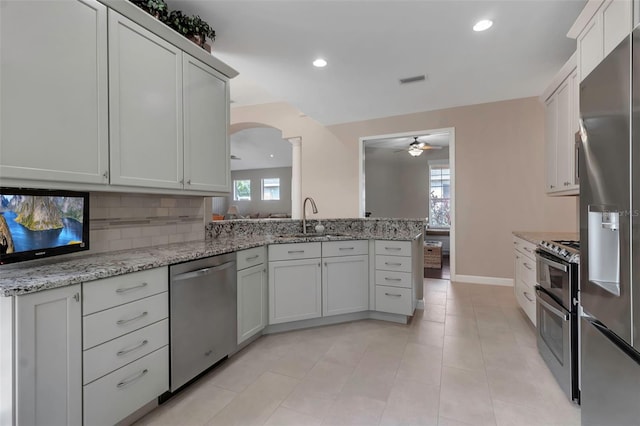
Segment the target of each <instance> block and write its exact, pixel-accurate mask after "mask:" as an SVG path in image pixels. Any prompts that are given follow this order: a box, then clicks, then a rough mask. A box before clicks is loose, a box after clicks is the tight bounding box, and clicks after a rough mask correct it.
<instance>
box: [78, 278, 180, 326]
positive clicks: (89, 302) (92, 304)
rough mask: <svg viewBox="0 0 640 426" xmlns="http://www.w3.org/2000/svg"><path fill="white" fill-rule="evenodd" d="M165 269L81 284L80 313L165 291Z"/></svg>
mask: <svg viewBox="0 0 640 426" xmlns="http://www.w3.org/2000/svg"><path fill="white" fill-rule="evenodd" d="M168 281H169V272H168V270H167V268H155V269H149V270H146V271H140V272H133V273H131V274H126V275H119V276H117V277H110V278H104V279H102V280H97V281H91V282H88V283H84V284H82V312H83V315H89V314H92V313H94V312H98V311H102V310H104V309H108V308H112V307H114V306H118V305H122V304H124V303H129V302H133V301H134V300H138V299H142V298H143V297H149V296H151V295H154V294H158V293H162V292H163V291H167V288H168Z"/></svg>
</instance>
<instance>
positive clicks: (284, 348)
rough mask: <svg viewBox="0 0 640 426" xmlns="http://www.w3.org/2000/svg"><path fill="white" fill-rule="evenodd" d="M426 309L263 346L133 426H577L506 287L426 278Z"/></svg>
mask: <svg viewBox="0 0 640 426" xmlns="http://www.w3.org/2000/svg"><path fill="white" fill-rule="evenodd" d="M425 301H426V302H427V303H426V308H425V310H424V311H422V310H419V311H417V313H416V316H415V317H414V318H413V320H412V322H411V323H410V324H408V325H398V324H393V323H387V322H382V321H373V320H366V321H358V322H352V323H347V324H341V325H335V326H327V327H320V328H316V329H309V330H302V331H294V332H288V333H281V334H274V335H269V336H265V337H262V338H261V339H259V340H258V341H256V342H254V343H253V344H251V345H250V346H248V347H247V348H245V349H244V350H242V351H241V352H240V353H238V354H236V355H235V356H234V357H233V358H232V359H230V360H228V361H227V362H226V363H225V364H224V365H222V366H221V367H220V368H217V369H215V370H214V371H212V372H210V373H209V374H207V375H206V376H204V377H203V378H202V379H200V380H199V381H198V382H197V383H195V384H194V385H192V386H191V387H190V388H188V389H186V390H185V391H183V392H181V393H180V394H179V395H177V396H176V397H174V398H173V399H171V400H170V401H168V402H167V403H165V404H164V405H162V406H161V407H159V408H157V409H156V410H154V411H153V412H151V413H150V414H148V415H147V416H146V417H144V418H142V419H141V420H140V421H139V422H138V423H137V425H212V426H213V425H221V426H230V425H238V426H244V425H276V426H286V425H295V426H307V425H309V426H312V425H336V426H337V425H367V426H369V425H441V426H445V425H446V426H454V425H497V426H502V425H508V426H516V425H545V426H546V425H558V426H572V425H579V424H580V410H579V408H577V407H576V406H575V405H573V404H572V403H570V402H569V401H568V400H567V398H566V397H565V395H564V393H562V391H561V390H560V388H559V387H558V385H557V384H556V382H555V380H554V378H553V376H552V375H551V373H550V372H549V370H548V369H547V367H546V366H545V364H544V363H543V361H542V359H541V358H540V357H539V356H538V352H537V349H536V340H535V330H534V328H533V326H532V325H531V324H530V323H529V322H528V320H527V319H526V317H525V316H524V314H523V313H522V312H521V311H520V310H519V308H518V307H517V305H516V302H515V298H514V296H513V289H512V288H510V287H509V288H507V287H497V286H486V285H471V284H458V283H450V282H449V281H447V280H437V279H425Z"/></svg>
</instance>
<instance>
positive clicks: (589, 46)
mask: <svg viewBox="0 0 640 426" xmlns="http://www.w3.org/2000/svg"><path fill="white" fill-rule="evenodd" d="M603 46H604V44H603V37H602V14H601V13H597V14H596V15H595V16H594V17H593V19H592V20H591V21H590V22H589V23H588V24H587V26H586V27H585V28H584V30H582V32H581V33H580V35H579V36H578V69H579V70H580V81H582V80H584V79H585V77H586V76H588V75H589V73H590V72H591V71H593V69H594V68H595V67H596V65H598V64H599V63H600V61H602V58H604V47H603Z"/></svg>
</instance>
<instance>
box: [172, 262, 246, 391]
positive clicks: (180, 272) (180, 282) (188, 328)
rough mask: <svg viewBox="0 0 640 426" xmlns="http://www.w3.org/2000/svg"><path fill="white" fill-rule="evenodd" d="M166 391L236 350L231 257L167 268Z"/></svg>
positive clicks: (233, 277)
mask: <svg viewBox="0 0 640 426" xmlns="http://www.w3.org/2000/svg"><path fill="white" fill-rule="evenodd" d="M169 277H170V279H171V284H170V288H169V300H170V302H169V309H170V315H171V316H170V317H169V318H170V319H169V321H170V330H171V331H170V344H171V351H170V353H171V383H170V388H171V392H175V391H176V390H178V389H179V388H180V387H182V386H183V385H185V384H186V383H187V382H189V381H190V380H191V379H193V378H194V377H196V376H197V375H198V374H200V373H202V372H203V371H204V370H206V369H207V368H209V367H211V366H212V365H213V364H215V363H216V362H218V361H220V360H221V359H223V358H224V357H226V356H227V355H229V354H231V353H233V352H234V351H235V350H236V347H237V344H236V337H237V335H236V333H237V332H236V326H237V325H236V324H237V316H236V309H237V308H236V292H237V284H236V254H235V253H231V254H225V255H221V256H214V257H209V258H206V259H199V260H194V261H191V262H185V263H180V264H177V265H172V266H170V267H169Z"/></svg>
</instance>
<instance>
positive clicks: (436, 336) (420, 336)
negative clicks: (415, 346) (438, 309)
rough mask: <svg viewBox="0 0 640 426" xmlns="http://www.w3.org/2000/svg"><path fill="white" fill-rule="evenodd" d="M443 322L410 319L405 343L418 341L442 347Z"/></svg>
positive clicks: (422, 343)
mask: <svg viewBox="0 0 640 426" xmlns="http://www.w3.org/2000/svg"><path fill="white" fill-rule="evenodd" d="M444 328H445V324H443V323H438V322H431V321H421V320H417V321H412V322H411V325H410V329H409V335H408V339H407V343H419V344H421V345H431V346H437V347H440V348H442V346H443V345H444Z"/></svg>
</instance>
